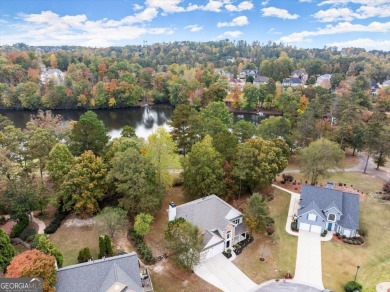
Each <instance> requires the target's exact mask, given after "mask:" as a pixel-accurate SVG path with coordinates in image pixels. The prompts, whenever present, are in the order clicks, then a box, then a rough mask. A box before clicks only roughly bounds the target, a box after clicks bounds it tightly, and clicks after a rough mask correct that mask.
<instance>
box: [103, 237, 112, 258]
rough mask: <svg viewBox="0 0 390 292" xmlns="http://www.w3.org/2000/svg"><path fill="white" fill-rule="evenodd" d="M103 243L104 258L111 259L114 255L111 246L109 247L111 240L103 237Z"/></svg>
mask: <svg viewBox="0 0 390 292" xmlns="http://www.w3.org/2000/svg"><path fill="white" fill-rule="evenodd" d="M104 241H105V244H106V256H108V257H112V256H113V255H114V252H113V251H112V245H111V239H110V237H109V236H108V235H105V236H104Z"/></svg>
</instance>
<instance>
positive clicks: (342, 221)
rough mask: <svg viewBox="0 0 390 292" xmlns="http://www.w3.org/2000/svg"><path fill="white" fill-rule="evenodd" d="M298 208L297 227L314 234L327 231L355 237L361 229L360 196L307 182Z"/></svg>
mask: <svg viewBox="0 0 390 292" xmlns="http://www.w3.org/2000/svg"><path fill="white" fill-rule="evenodd" d="M299 207H300V208H299V209H298V229H299V230H306V231H310V232H315V233H322V232H324V230H329V231H334V232H338V233H340V234H342V235H345V236H346V237H353V236H356V234H357V229H358V228H359V195H358V194H353V193H347V192H343V191H340V190H335V189H333V184H332V183H328V185H327V187H326V188H321V187H316V186H308V185H304V186H302V189H301V199H300V203H299Z"/></svg>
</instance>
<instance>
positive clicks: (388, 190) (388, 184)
mask: <svg viewBox="0 0 390 292" xmlns="http://www.w3.org/2000/svg"><path fill="white" fill-rule="evenodd" d="M382 191H384V192H385V193H386V194H390V182H386V183H385V184H384V185H383V187H382Z"/></svg>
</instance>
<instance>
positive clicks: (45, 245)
mask: <svg viewBox="0 0 390 292" xmlns="http://www.w3.org/2000/svg"><path fill="white" fill-rule="evenodd" d="M33 246H34V248H36V249H38V250H40V251H41V252H43V253H45V254H47V255H52V256H53V257H55V259H56V261H57V265H58V267H59V268H61V267H62V263H63V261H64V257H63V255H62V253H61V252H60V250H59V249H58V248H56V247H55V246H54V245H53V243H52V242H51V241H50V239H49V237H48V236H47V235H46V234H37V235H35V237H34V241H33Z"/></svg>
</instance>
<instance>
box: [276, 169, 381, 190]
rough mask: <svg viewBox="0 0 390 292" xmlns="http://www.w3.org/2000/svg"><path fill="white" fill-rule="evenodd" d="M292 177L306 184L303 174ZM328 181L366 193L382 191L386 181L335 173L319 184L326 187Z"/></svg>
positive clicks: (364, 175)
mask: <svg viewBox="0 0 390 292" xmlns="http://www.w3.org/2000/svg"><path fill="white" fill-rule="evenodd" d="M292 176H293V177H294V179H296V180H297V182H302V183H305V181H306V180H307V178H305V176H304V174H303V173H292ZM279 179H280V178H279ZM328 181H331V182H333V183H335V184H337V183H339V182H341V183H343V184H347V186H351V185H353V187H354V188H355V189H356V190H359V191H362V192H364V193H370V192H374V191H378V190H381V189H382V186H383V183H384V180H382V179H380V178H377V177H375V176H372V175H368V174H364V173H362V172H339V173H334V174H332V175H331V176H330V177H329V178H321V179H320V180H319V184H320V185H321V184H322V186H325V185H326V182H328Z"/></svg>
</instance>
